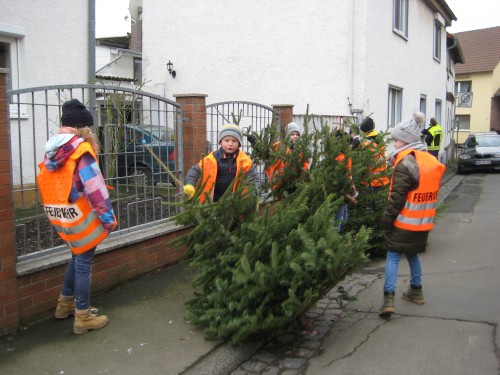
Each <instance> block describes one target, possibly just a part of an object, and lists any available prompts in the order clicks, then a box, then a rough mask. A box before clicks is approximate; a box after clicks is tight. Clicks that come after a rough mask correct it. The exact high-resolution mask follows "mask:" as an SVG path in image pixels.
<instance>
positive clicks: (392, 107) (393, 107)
mask: <svg viewBox="0 0 500 375" xmlns="http://www.w3.org/2000/svg"><path fill="white" fill-rule="evenodd" d="M402 109H403V89H401V88H399V87H395V86H389V96H388V106H387V125H388V126H389V127H394V126H395V125H396V124H397V123H399V122H401V113H402Z"/></svg>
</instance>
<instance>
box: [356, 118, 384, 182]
mask: <svg viewBox="0 0 500 375" xmlns="http://www.w3.org/2000/svg"><path fill="white" fill-rule="evenodd" d="M359 129H360V130H361V131H362V132H363V140H362V141H361V142H362V145H363V147H365V148H368V149H369V150H370V151H371V152H372V153H373V166H372V167H370V168H369V181H365V182H363V185H365V186H370V188H371V189H372V190H373V191H377V190H379V189H380V188H382V187H384V186H386V185H388V184H389V177H387V163H386V160H385V148H384V147H383V146H382V144H383V139H382V136H381V135H380V133H379V132H378V131H377V130H375V123H374V121H373V119H372V118H371V117H367V118H365V119H364V120H363V121H362V122H361V124H360V126H359Z"/></svg>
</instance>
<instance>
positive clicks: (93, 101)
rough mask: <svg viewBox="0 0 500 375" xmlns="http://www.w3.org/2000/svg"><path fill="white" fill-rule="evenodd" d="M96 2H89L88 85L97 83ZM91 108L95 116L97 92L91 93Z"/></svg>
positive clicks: (93, 0) (92, 0) (90, 0)
mask: <svg viewBox="0 0 500 375" xmlns="http://www.w3.org/2000/svg"><path fill="white" fill-rule="evenodd" d="M95 1H96V0H89V3H88V4H89V41H88V43H89V65H88V68H89V70H88V83H90V84H94V83H95ZM88 95H89V107H90V109H91V111H92V114H93V115H94V116H95V109H96V98H95V90H90V91H89V94H88Z"/></svg>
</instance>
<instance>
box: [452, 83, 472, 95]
mask: <svg viewBox="0 0 500 375" xmlns="http://www.w3.org/2000/svg"><path fill="white" fill-rule="evenodd" d="M471 91H472V81H457V82H455V94H458V93H459V92H471Z"/></svg>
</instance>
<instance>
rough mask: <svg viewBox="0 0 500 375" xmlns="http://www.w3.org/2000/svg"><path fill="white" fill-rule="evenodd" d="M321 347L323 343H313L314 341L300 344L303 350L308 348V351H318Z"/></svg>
mask: <svg viewBox="0 0 500 375" xmlns="http://www.w3.org/2000/svg"><path fill="white" fill-rule="evenodd" d="M320 346H321V342H319V341H313V340H306V341H304V342H302V343H301V344H300V347H301V348H307V349H316V348H319V347H320Z"/></svg>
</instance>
